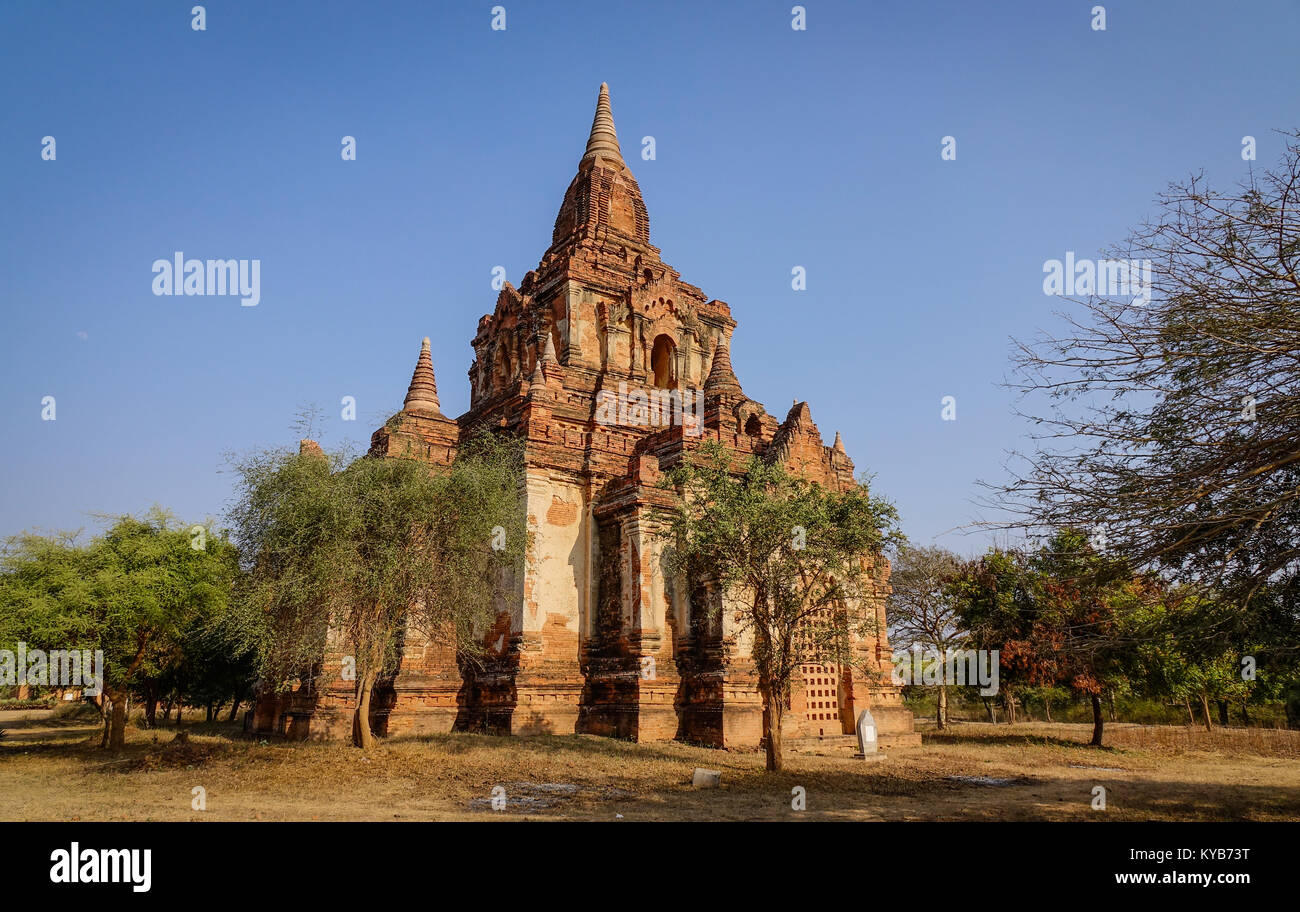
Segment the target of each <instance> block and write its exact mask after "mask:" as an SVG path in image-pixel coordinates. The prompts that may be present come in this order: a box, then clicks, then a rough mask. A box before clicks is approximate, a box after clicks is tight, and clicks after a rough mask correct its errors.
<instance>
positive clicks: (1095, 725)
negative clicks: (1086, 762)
mask: <svg viewBox="0 0 1300 912" xmlns="http://www.w3.org/2000/svg"><path fill="white" fill-rule="evenodd" d="M1105 724H1106V720H1105V719H1104V718H1103V717H1102V714H1101V694H1092V741H1091V742H1089V743H1090V744H1091V745H1092V746H1093V747H1101V734H1102V727H1103V726H1104V725H1105Z"/></svg>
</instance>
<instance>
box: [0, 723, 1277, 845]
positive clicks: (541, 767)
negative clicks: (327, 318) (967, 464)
mask: <svg viewBox="0 0 1300 912" xmlns="http://www.w3.org/2000/svg"><path fill="white" fill-rule="evenodd" d="M16 715H17V714H13V713H5V714H0V727H3V728H7V729H8V733H7V735H6V737H4V738H3V739H0V819H3V820H196V819H202V820H500V819H519V818H529V819H567V820H574V819H577V820H614V819H619V818H618V815H622V819H625V820H755V819H760V820H1300V732H1285V731H1267V730H1248V729H1227V730H1222V729H1221V730H1218V731H1216V732H1214V733H1213V734H1212V735H1211V734H1208V733H1206V732H1204V731H1199V730H1194V729H1184V728H1177V727H1170V726H1164V727H1146V726H1136V725H1124V724H1119V725H1109V726H1107V730H1106V736H1107V742H1108V745H1109V746H1108V747H1106V748H1103V749H1101V750H1095V749H1092V748H1089V747H1087V746H1086V745H1085V744H1084V742H1085V741H1086V740H1087V738H1088V735H1089V727H1088V726H1083V725H1065V724H1056V725H1052V724H1044V723H1030V724H1022V725H1015V726H1011V725H997V726H994V725H990V724H987V723H963V724H960V725H957V726H955V727H954V728H952V729H951V730H950V731H949V732H948V733H934V732H932V731H931V732H927V733H926V734H925V738H924V743H923V745H922V746H921V747H912V748H895V749H892V750H889V751H887V752H886V756H885V758H884V759H882V760H879V761H876V762H871V763H866V762H863V761H860V760H854V759H853V758H852V756H851V750H852V748H851V747H850V746H849V745H846V744H844V743H843V742H833V743H832V742H823V743H821V744H818V743H816V742H812V743H808V742H804V743H797V744H795V745H793V749H791V750H789V751H788V753H787V769H786V770H785V771H784V772H782V773H777V774H768V773H766V772H764V771H763V757H762V754H760V753H759V752H757V751H721V750H711V749H708V748H701V747H694V746H691V745H686V744H678V743H667V744H643V745H637V744H631V743H627V742H621V741H614V740H610V739H605V738H597V737H590V736H567V737H566V736H545V737H537V738H527V739H524V738H512V739H507V738H495V737H490V736H481V735H445V736H434V737H427V738H409V739H402V738H394V739H390V740H388V741H385V742H382V743H381V744H380V746H379V747H377V748H376V749H375V750H374V751H373V752H372V753H370V754H369V755H364V754H362V753H361V752H360V751H359V750H356V749H355V748H352V747H348V746H346V745H341V744H312V743H285V742H278V741H271V742H266V741H259V740H252V739H247V738H245V737H244V736H242V735H241V734H240V733H239V732H238V731H237V728H236V727H235V726H224V725H217V724H214V725H206V724H195V725H191V724H187V725H185V730H186V731H187V732H188V733H189V743H188V744H181V743H174V742H173V741H172V739H173V737H174V734H175V730H174V728H165V729H160V730H157V731H152V732H151V731H141V730H138V729H136V728H134V727H128V729H127V734H128V746H127V751H126V752H125V753H124V754H123V756H122V757H120V758H117V759H114V758H112V757H111V756H109V755H106V754H105V753H103V752H101V751H99V750H96V749H95V748H94V746H93V745H92V743H91V742H94V743H95V744H97V743H98V728H97V727H96V726H94V725H93V724H89V723H87V722H86V721H84V720H83V721H80V722H70V721H64V722H59V721H53V720H48V719H44V718H38V719H30V718H29V719H26V720H19V719H16V718H15V716H16ZM697 766H702V767H706V768H709V769H715V770H721V771H722V788H721V789H719V790H699V791H697V790H695V789H692V788H691V785H690V781H691V774H692V771H693V770H694V768H695V767H697ZM950 777H971V781H966V780H962V779H956V778H950ZM975 777H983V778H985V779H987V780H992V781H991V782H986V781H981V780H978V779H975ZM1000 780H1009V781H1006V782H1004V781H1000ZM1097 785H1101V786H1104V787H1105V788H1106V797H1107V809H1106V810H1105V811H1097V810H1093V809H1092V808H1091V802H1092V790H1093V787H1094V786H1097ZM196 786H201V787H203V789H205V790H206V798H207V810H206V811H205V812H202V813H199V812H196V811H194V810H191V800H192V798H191V796H192V789H194V788H195V787H196ZM494 786H501V787H502V788H504V790H505V795H506V798H507V801H508V806H507V807H506V809H505V810H503V811H493V810H492V809H491V807H490V804H489V800H490V797H491V793H492V789H493V787H494ZM796 786H802V787H803V788H804V789H805V790H806V793H807V809H806V810H805V811H802V812H800V811H794V810H792V809H791V791H792V789H794V787H796Z"/></svg>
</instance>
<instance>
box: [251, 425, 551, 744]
mask: <svg viewBox="0 0 1300 912" xmlns="http://www.w3.org/2000/svg"><path fill="white" fill-rule="evenodd" d="M521 458H522V457H521V450H520V447H519V446H518V445H517V444H516V443H515V442H513V441H509V440H506V439H503V438H499V437H495V436H491V435H486V434H485V435H480V436H477V437H474V438H473V439H471V440H470V441H469V442H467V443H466V444H465V445H464V446H463V447H462V449H461V451H460V453H459V455H458V456H457V458H456V459H455V461H454V462H453V463H452V465H451V466H450V467H448V468H447V469H444V470H434V469H433V468H431V467H430V466H428V465H427V464H425V463H423V462H420V461H417V460H414V459H406V458H392V459H377V458H363V459H358V460H355V461H353V462H350V463H349V462H348V460H347V456H346V454H336V455H335V456H334V457H328V456H326V455H324V454H322V453H320V452H319V451H318V450H317V451H312V450H310V449H308V450H306V451H304V452H300V453H298V454H291V453H287V452H285V451H275V450H270V451H265V452H262V453H259V454H254V455H253V456H251V457H248V458H246V459H245V460H243V461H242V462H240V463H239V464H238V466H237V468H238V470H239V475H240V482H239V497H238V500H237V503H236V506H235V508H234V510H233V511H232V513H231V521H232V526H233V527H234V529H235V530H236V539H237V541H238V542H239V544H240V546H241V549H242V551H243V553H244V554H245V556H246V561H247V568H248V578H247V581H246V583H245V585H244V586H243V587H242V588H241V590H240V602H241V605H242V606H243V607H242V613H243V616H244V622H243V624H242V625H241V626H242V629H243V631H244V634H245V636H246V637H248V638H249V640H250V641H251V645H252V648H254V649H255V650H256V651H257V653H258V654H259V655H260V656H261V658H262V662H261V666H262V675H263V678H264V680H265V681H268V682H270V683H271V684H272V686H280V687H285V686H289V683H290V682H291V681H292V680H294V679H307V678H310V677H313V676H314V675H315V673H316V670H317V669H318V668H319V667H320V662H321V659H322V656H323V655H324V654H325V652H326V649H327V647H328V646H329V641H330V637H331V636H337V637H338V638H339V640H340V641H341V642H340V643H339V645H340V646H341V647H343V648H346V649H348V650H350V654H351V655H352V657H353V660H354V662H355V669H356V701H355V705H354V716H353V723H354V724H353V736H354V741H355V743H356V744H357V745H358V746H360V747H363V748H369V747H371V746H372V745H373V743H374V735H373V733H372V731H371V727H370V701H371V696H372V693H373V691H374V686H375V682H376V680H377V679H378V677H379V676H380V674H382V673H383V672H384V671H385V670H386V669H388V668H390V667H392V665H393V664H394V663H395V661H396V658H397V657H396V655H395V648H396V645H397V643H398V639H399V634H400V633H401V632H402V631H403V630H404V629H405V628H406V627H408V626H411V627H414V628H416V629H418V630H420V631H422V632H423V633H425V634H426V635H427V636H429V637H430V638H431V639H434V640H435V641H437V642H441V643H444V644H447V645H451V646H454V647H455V648H456V649H457V650H458V651H459V652H460V654H461V655H463V656H469V657H473V656H475V655H477V654H479V653H481V651H482V644H481V643H480V642H479V637H481V635H482V632H484V631H486V629H487V628H488V627H489V626H490V624H491V622H492V620H493V619H494V618H495V616H496V613H497V611H498V610H499V609H500V606H501V604H502V600H503V596H504V593H505V592H506V590H507V589H509V588H510V587H512V586H513V579H514V576H513V574H514V573H515V572H517V570H518V569H519V567H520V566H521V565H522V561H523V557H524V555H525V554H526V553H527V530H526V526H525V523H524V516H523V513H522V507H521V500H520V494H519V484H520V478H521V466H522V462H521ZM497 528H500V530H501V534H498V535H494V534H493V530H494V529H497ZM494 545H497V546H499V547H494Z"/></svg>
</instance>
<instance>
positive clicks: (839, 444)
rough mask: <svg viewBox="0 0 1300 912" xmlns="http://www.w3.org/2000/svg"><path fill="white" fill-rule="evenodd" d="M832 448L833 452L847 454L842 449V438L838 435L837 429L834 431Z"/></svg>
mask: <svg viewBox="0 0 1300 912" xmlns="http://www.w3.org/2000/svg"><path fill="white" fill-rule="evenodd" d="M832 449H833V450H835V452H837V453H844V455H846V456H847V455H848V453H845V451H844V438H843V437H841V436H840V432H839V431H836V432H835V445H834V446H833V447H832Z"/></svg>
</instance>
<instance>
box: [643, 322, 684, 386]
mask: <svg viewBox="0 0 1300 912" xmlns="http://www.w3.org/2000/svg"><path fill="white" fill-rule="evenodd" d="M642 350H643V351H644V349H642ZM676 356H677V346H676V345H675V344H674V343H673V340H672V337H671V336H668V335H659V336H656V337H655V344H654V348H653V349H651V350H650V367H651V369H652V370H653V371H654V375H655V389H672V388H673V387H675V386H676V385H677V364H676V362H677V357H676Z"/></svg>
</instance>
